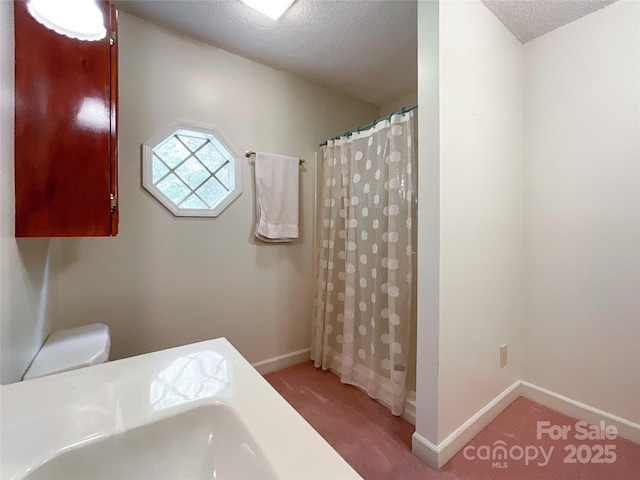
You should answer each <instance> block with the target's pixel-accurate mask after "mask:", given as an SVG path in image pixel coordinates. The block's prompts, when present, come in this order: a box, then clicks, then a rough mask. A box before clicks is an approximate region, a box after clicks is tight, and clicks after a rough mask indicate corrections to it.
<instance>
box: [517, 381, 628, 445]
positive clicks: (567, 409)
mask: <svg viewBox="0 0 640 480" xmlns="http://www.w3.org/2000/svg"><path fill="white" fill-rule="evenodd" d="M519 393H520V396H522V397H524V398H526V399H528V400H531V401H533V402H537V403H539V404H541V405H544V406H545V407H549V408H551V409H553V410H557V411H558V412H560V413H564V414H565V415H569V416H570V417H574V418H577V419H578V420H584V421H586V422H589V423H590V424H593V425H598V424H599V423H600V421H604V422H605V424H607V425H614V426H615V427H616V428H617V429H618V436H619V437H622V438H626V439H627V440H629V441H631V442H633V443H637V444H640V424H637V423H634V422H632V421H630V420H627V419H626V418H622V417H618V416H617V415H613V414H612V413H609V412H605V411H604V410H600V409H599V408H596V407H592V406H591V405H587V404H585V403H582V402H578V401H577V400H573V399H571V398H569V397H565V396H564V395H560V394H559V393H556V392H552V391H551V390H547V389H546V388H542V387H539V386H537V385H534V384H532V383H529V382H525V381H523V380H521V381H520V388H519Z"/></svg>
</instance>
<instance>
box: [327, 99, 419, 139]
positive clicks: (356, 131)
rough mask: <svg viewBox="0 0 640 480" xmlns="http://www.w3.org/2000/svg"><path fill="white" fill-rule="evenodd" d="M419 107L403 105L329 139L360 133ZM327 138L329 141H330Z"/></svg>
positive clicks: (416, 105)
mask: <svg viewBox="0 0 640 480" xmlns="http://www.w3.org/2000/svg"><path fill="white" fill-rule="evenodd" d="M416 108H418V104H417V103H414V104H413V105H411V106H409V107H402V108H401V109H400V110H396V111H395V112H391V113H390V114H389V115H385V116H384V117H380V118H378V119H377V120H374V121H373V122H369V123H367V124H366V125H360V126H359V127H357V128H354V129H353V130H350V131H348V132H344V133H343V134H342V135H338V136H337V137H333V138H330V139H329V140H338V139H339V138H340V137H350V136H351V135H352V134H354V133H359V132H361V131H363V130H366V129H368V128H371V127H373V126H374V125H376V124H377V123H380V122H381V121H383V120H391V117H392V116H393V115H397V114H405V113H407V112H410V111H411V110H414V109H416ZM329 140H327V141H329ZM326 144H327V142H324V143H321V144H320V146H321V147H324V146H325V145H326Z"/></svg>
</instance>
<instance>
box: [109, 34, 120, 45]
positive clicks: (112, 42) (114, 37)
mask: <svg viewBox="0 0 640 480" xmlns="http://www.w3.org/2000/svg"><path fill="white" fill-rule="evenodd" d="M117 39H118V32H116V31H115V30H109V45H115V43H116V40H117Z"/></svg>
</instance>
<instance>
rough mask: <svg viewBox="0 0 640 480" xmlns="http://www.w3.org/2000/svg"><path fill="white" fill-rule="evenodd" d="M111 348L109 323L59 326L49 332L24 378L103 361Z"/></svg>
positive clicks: (64, 370)
mask: <svg viewBox="0 0 640 480" xmlns="http://www.w3.org/2000/svg"><path fill="white" fill-rule="evenodd" d="M110 349H111V335H110V333H109V327H107V326H106V325H104V324H102V323H92V324H91V325H85V326H82V327H76V328H69V329H67V330H60V331H59V332H55V333H52V334H51V335H49V338H47V341H46V342H44V345H43V346H42V348H41V349H40V351H39V352H38V354H37V355H36V358H34V359H33V362H32V363H31V366H30V367H29V369H28V370H27V373H25V374H24V377H23V380H30V379H32V378H38V377H44V376H45V375H53V374H54V373H61V372H66V371H69V370H75V369H77V368H83V367H89V366H91V365H96V364H98V363H104V362H106V361H107V360H109V350H110Z"/></svg>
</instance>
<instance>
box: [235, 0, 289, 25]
mask: <svg viewBox="0 0 640 480" xmlns="http://www.w3.org/2000/svg"><path fill="white" fill-rule="evenodd" d="M240 1H241V2H242V3H244V4H245V5H249V6H250V7H251V8H253V9H255V10H257V11H259V12H260V13H263V14H265V15H266V16H267V17H269V18H272V19H274V20H278V19H279V18H280V17H281V16H282V15H283V14H284V12H286V11H287V10H288V9H289V7H291V5H292V4H293V2H295V0H240Z"/></svg>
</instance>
